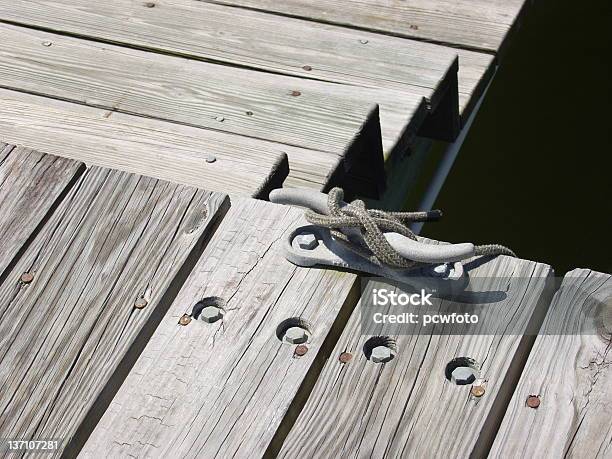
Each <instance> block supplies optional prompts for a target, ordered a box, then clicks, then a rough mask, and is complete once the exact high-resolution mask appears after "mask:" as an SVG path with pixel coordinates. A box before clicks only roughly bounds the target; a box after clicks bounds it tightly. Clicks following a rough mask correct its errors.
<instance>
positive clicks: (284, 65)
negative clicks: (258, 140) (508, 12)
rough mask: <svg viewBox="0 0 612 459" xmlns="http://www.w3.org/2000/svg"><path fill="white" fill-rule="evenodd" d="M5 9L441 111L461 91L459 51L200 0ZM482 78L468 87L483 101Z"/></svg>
mask: <svg viewBox="0 0 612 459" xmlns="http://www.w3.org/2000/svg"><path fill="white" fill-rule="evenodd" d="M147 3H154V4H155V6H154V7H147V6H146V5H147ZM0 7H1V8H0V20H5V21H9V22H12V23H18V24H23V25H31V26H36V27H42V28H45V29H48V30H52V31H61V32H63V33H69V34H75V35H78V36H79V37H81V36H86V37H92V38H95V39H98V40H103V41H107V42H111V43H118V44H127V45H129V46H132V47H138V48H145V49H147V50H150V51H161V52H163V53H172V54H177V55H180V56H184V57H189V58H192V59H200V60H207V61H211V62H216V63H225V64H230V65H237V66H241V67H249V68H254V69H258V70H264V71H266V72H273V73H283V74H288V75H293V76H298V77H301V78H305V79H316V80H324V81H330V82H335V83H343V84H350V85H353V86H365V87H369V88H378V89H390V90H396V91H406V92H408V93H409V94H415V95H419V96H424V97H427V98H428V99H429V102H430V104H431V106H432V108H433V109H436V107H437V106H438V103H439V102H440V100H441V98H442V97H443V96H444V93H445V91H446V89H448V88H449V87H450V89H451V90H453V91H456V88H455V87H451V86H452V85H453V79H452V75H449V74H448V70H449V68H451V67H452V66H453V63H454V59H455V57H456V54H457V50H455V49H451V48H447V47H443V46H437V45H433V44H429V43H421V42H418V41H413V40H405V39H400V38H395V37H389V36H385V35H379V34H373V33H369V32H362V31H354V30H350V29H345V28H342V27H334V26H329V25H324V24H319V23H315V22H308V21H302V20H297V19H292V18H286V17H278V16H275V15H270V14H264V13H258V12H255V11H247V10H243V9H236V8H231V7H228V6H223V5H214V4H210V3H208V4H207V3H202V2H195V1H193V2H184V1H177V0H161V1H157V2H144V3H139V2H131V1H128V0H111V1H109V2H104V3H103V4H95V5H94V4H92V3H91V2H87V1H84V0H77V1H76V2H75V1H72V0H71V1H68V0H53V1H50V2H44V3H41V2H26V1H17V2H13V1H8V0H7V1H0ZM459 52H460V53H461V52H462V51H459ZM478 80H479V79H477V80H476V81H474V80H473V79H469V78H468V79H466V80H465V81H461V82H460V85H461V86H463V87H465V89H464V92H465V93H466V94H472V93H475V94H474V96H475V97H476V98H478V96H479V94H477V93H476V91H479V90H480V89H481V88H480V86H479V85H478V84H477V83H478ZM467 86H469V87H467ZM389 98H390V99H391V100H394V98H393V97H389ZM383 102H384V100H381V101H380V102H379V103H380V105H381V106H382V107H384V105H385V104H384V103H383ZM464 105H467V104H464ZM386 125H387V123H386V122H385V120H384V116H383V136H384V137H385V138H389V139H391V140H393V137H394V136H393V135H385V132H384V130H385V129H384V128H386ZM389 129H390V128H389Z"/></svg>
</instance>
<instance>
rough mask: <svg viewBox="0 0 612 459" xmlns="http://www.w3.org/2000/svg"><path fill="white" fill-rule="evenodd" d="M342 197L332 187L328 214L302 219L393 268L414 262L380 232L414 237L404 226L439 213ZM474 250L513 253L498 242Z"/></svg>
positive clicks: (312, 214) (489, 253) (312, 213)
mask: <svg viewBox="0 0 612 459" xmlns="http://www.w3.org/2000/svg"><path fill="white" fill-rule="evenodd" d="M343 198H344V191H343V190H342V189H341V188H332V189H331V190H330V192H329V193H328V197H327V207H328V209H329V215H324V214H319V213H317V212H315V211H313V210H307V211H306V213H305V217H306V220H307V221H308V222H309V223H310V224H311V225H317V226H321V227H324V228H328V229H329V230H330V233H331V234H332V236H333V237H334V238H335V239H336V240H338V241H339V242H341V243H342V244H344V245H345V246H346V247H347V248H349V249H351V250H353V251H354V252H357V253H358V254H359V255H361V256H363V257H366V258H367V259H368V260H370V261H371V262H373V263H375V264H377V265H379V266H380V265H388V266H391V267H394V268H411V267H413V266H415V265H417V264H419V263H418V262H415V261H414V260H408V259H407V258H404V257H403V256H401V255H400V254H399V253H398V252H397V251H396V250H395V249H394V248H393V247H392V246H391V244H389V242H388V241H387V239H386V238H385V237H384V234H383V233H384V232H390V231H392V232H395V233H399V234H401V235H403V236H406V237H407V238H410V239H412V240H414V241H416V240H418V239H417V236H416V234H414V232H413V231H412V230H410V228H409V227H408V224H409V223H412V222H426V221H433V220H437V219H439V218H440V217H441V216H442V213H441V212H440V211H439V210H434V211H430V212H385V211H382V210H378V209H367V208H366V206H365V203H364V202H363V201H361V200H359V199H356V200H354V201H352V202H351V203H349V204H348V205H346V206H344V207H342V208H341V207H340V202H341V201H342V200H343ZM340 228H355V229H358V230H359V231H360V232H361V236H362V238H363V243H365V246H364V244H363V243H362V242H361V241H354V240H351V239H350V238H349V237H348V236H347V235H346V234H345V233H343V232H342V231H341V230H340ZM475 254H476V255H479V256H483V255H486V256H496V255H508V256H511V257H516V255H515V254H514V252H513V251H512V250H510V249H509V248H507V247H504V246H503V245H500V244H488V245H479V246H475Z"/></svg>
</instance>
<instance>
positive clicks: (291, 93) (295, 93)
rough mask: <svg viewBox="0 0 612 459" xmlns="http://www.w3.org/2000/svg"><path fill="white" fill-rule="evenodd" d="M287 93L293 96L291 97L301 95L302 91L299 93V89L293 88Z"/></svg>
mask: <svg viewBox="0 0 612 459" xmlns="http://www.w3.org/2000/svg"><path fill="white" fill-rule="evenodd" d="M289 95H291V96H293V97H298V96H301V95H302V93H301V92H300V91H297V90H295V89H294V90H293V91H291V92H290V93H289Z"/></svg>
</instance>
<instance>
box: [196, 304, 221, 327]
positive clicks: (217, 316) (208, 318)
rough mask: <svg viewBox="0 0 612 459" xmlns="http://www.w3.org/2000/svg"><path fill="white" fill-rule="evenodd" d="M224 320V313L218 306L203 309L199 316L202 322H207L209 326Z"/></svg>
mask: <svg viewBox="0 0 612 459" xmlns="http://www.w3.org/2000/svg"><path fill="white" fill-rule="evenodd" d="M222 318H223V311H221V309H220V308H218V307H216V306H206V307H205V308H204V309H202V311H201V312H200V316H199V319H200V320H203V321H204V322H207V323H209V324H212V323H214V322H216V321H218V320H221V319H222Z"/></svg>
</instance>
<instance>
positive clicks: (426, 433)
mask: <svg viewBox="0 0 612 459" xmlns="http://www.w3.org/2000/svg"><path fill="white" fill-rule="evenodd" d="M482 261H484V260H483V259H481V260H474V261H473V262H471V263H470V264H468V269H469V270H470V276H471V277H472V278H474V277H478V278H481V279H482V281H481V282H480V283H479V286H480V288H479V289H478V290H479V291H480V290H481V289H482V291H485V292H488V291H493V292H495V291H497V292H499V291H501V292H504V295H502V297H503V299H500V300H499V301H501V302H500V303H497V305H496V306H495V307H494V309H493V310H492V311H493V312H487V310H488V309H487V306H491V304H492V303H478V302H476V303H475V304H474V305H473V307H472V310H473V311H476V312H478V314H479V317H480V319H479V326H480V324H481V323H482V324H484V323H485V322H487V323H488V324H489V325H488V326H487V328H483V329H482V332H481V333H480V334H469V335H441V334H433V333H431V332H428V331H426V330H423V329H421V328H417V327H419V326H418V325H415V326H414V327H415V328H414V329H412V333H411V334H404V335H400V336H391V337H392V338H394V339H395V340H396V345H397V355H396V357H395V358H394V359H393V360H391V361H390V362H388V363H386V364H377V363H374V362H372V361H370V360H368V359H367V358H366V356H365V353H364V345H365V343H366V341H367V340H368V339H369V338H370V337H371V336H377V335H388V333H386V332H385V330H386V328H385V327H384V326H383V325H375V324H373V323H372V322H366V323H369V325H367V326H366V327H367V328H364V329H362V326H361V321H360V316H361V314H360V312H361V307H362V306H361V305H358V306H357V309H355V311H354V312H353V314H352V316H351V318H350V320H349V322H348V324H347V326H346V328H345V329H344V331H343V333H342V336H341V337H340V340H339V341H338V343H337V345H336V347H335V349H334V351H333V352H332V354H331V356H330V358H329V360H328V361H327V362H326V364H325V367H324V368H323V371H322V373H321V375H320V376H319V378H318V380H317V382H316V384H315V386H314V389H313V390H312V392H311V394H310V396H309V398H308V400H307V402H306V403H305V405H304V408H303V410H302V411H301V412H300V415H299V417H298V418H297V420H296V422H295V424H294V425H293V427H292V429H291V430H290V432H289V434H288V435H287V437H286V438H283V437H282V436H281V437H279V438H277V443H276V444H275V445H274V448H273V451H276V450H280V457H290V458H294V457H312V456H316V455H317V454H320V452H322V451H325V456H326V457H343V458H347V457H470V456H471V455H474V456H476V457H480V456H481V455H483V452H482V451H481V450H480V444H482V442H484V441H485V439H487V438H490V436H491V435H493V432H491V431H490V429H489V424H490V423H491V421H490V419H491V418H494V417H495V416H499V413H498V411H499V410H500V405H501V406H502V407H503V400H504V399H506V398H508V399H509V398H510V396H511V395H510V394H511V392H510V391H509V388H510V387H512V385H513V383H514V382H515V379H516V378H518V372H520V367H521V363H524V360H525V359H526V354H527V352H528V346H527V342H526V340H525V339H523V338H522V336H516V335H511V334H506V333H505V330H506V329H507V327H509V326H510V324H512V325H513V326H514V327H515V329H516V330H522V329H524V328H525V327H527V324H529V323H530V322H531V321H532V320H533V318H534V317H535V316H536V315H537V314H541V310H542V309H543V308H544V307H545V306H547V305H548V301H549V300H550V295H549V294H547V290H546V289H545V288H544V286H545V285H546V284H547V279H550V277H549V276H551V270H550V268H549V267H548V266H545V265H541V264H537V263H533V262H528V261H524V260H518V259H512V258H508V257H498V258H496V259H493V260H490V261H487V262H486V263H484V264H482ZM479 265H480V266H479ZM526 279H531V280H532V281H533V282H532V281H529V282H527V281H526ZM536 280H537V282H536ZM376 286H377V284H376V283H371V284H370V285H369V288H368V289H366V290H365V295H368V294H371V290H370V289H371V288H373V287H376ZM368 292H369V293H368ZM363 298H364V296H362V301H363ZM434 304H440V307H442V308H443V310H444V311H448V312H452V311H455V310H461V311H465V305H463V307H464V309H460V307H461V306H460V305H459V304H457V303H455V302H453V301H447V300H445V301H444V302H442V303H440V300H439V299H437V300H434ZM500 311H501V312H502V313H501V314H500ZM540 319H541V318H540ZM404 330H405V331H407V329H406V328H404ZM484 333H486V334H484ZM343 352H349V353H351V354H352V356H353V358H352V360H351V361H350V362H349V363H341V362H340V361H339V356H340V354H341V353H343ZM457 357H471V358H473V359H475V360H476V361H477V362H478V363H479V364H480V375H479V383H481V384H484V386H485V387H486V393H485V395H484V396H483V397H481V398H479V399H478V398H475V397H471V396H470V386H469V385H466V386H458V385H454V384H453V383H451V382H450V381H448V380H447V379H446V378H445V367H446V365H447V363H448V362H450V361H451V360H452V359H454V358H457ZM500 401H501V402H502V403H500ZM501 409H503V408H501ZM283 440H284V441H283Z"/></svg>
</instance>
